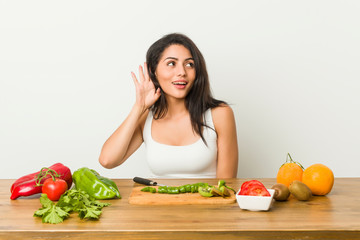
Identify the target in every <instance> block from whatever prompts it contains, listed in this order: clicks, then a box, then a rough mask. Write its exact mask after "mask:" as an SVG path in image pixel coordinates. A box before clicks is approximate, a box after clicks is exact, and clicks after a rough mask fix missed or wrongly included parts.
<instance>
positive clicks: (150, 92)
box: [131, 63, 161, 112]
mask: <svg viewBox="0 0 360 240" xmlns="http://www.w3.org/2000/svg"><path fill="white" fill-rule="evenodd" d="M144 69H145V71H144V70H143V67H142V66H141V65H140V66H139V78H140V81H138V79H137V78H136V75H135V74H134V73H133V72H131V76H132V78H133V81H134V84H135V88H136V103H135V104H136V105H138V106H139V107H140V108H141V109H143V112H145V111H146V110H147V109H149V108H150V107H151V106H152V105H153V104H154V103H155V102H156V101H157V100H158V99H159V97H160V95H161V93H160V88H158V89H155V86H154V83H153V82H152V81H151V79H150V77H149V73H148V71H147V66H146V63H144Z"/></svg>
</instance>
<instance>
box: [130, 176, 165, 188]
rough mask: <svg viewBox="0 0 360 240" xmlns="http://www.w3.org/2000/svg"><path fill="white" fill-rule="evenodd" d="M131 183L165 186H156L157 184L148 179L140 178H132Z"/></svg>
mask: <svg viewBox="0 0 360 240" xmlns="http://www.w3.org/2000/svg"><path fill="white" fill-rule="evenodd" d="M133 181H134V182H136V183H140V184H144V185H148V186H165V185H162V184H158V183H157V182H154V181H152V180H150V179H146V178H141V177H134V178H133Z"/></svg>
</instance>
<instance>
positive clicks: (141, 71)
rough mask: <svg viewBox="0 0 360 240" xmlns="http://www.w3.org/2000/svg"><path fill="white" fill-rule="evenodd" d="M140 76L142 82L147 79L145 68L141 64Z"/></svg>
mask: <svg viewBox="0 0 360 240" xmlns="http://www.w3.org/2000/svg"><path fill="white" fill-rule="evenodd" d="M139 77H140V82H144V81H145V76H144V70H143V68H142V66H141V65H140V66H139Z"/></svg>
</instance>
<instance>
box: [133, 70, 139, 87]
mask: <svg viewBox="0 0 360 240" xmlns="http://www.w3.org/2000/svg"><path fill="white" fill-rule="evenodd" d="M131 77H132V79H133V81H134V84H135V86H136V87H137V86H138V85H139V81H138V80H137V78H136V75H135V73H133V72H131Z"/></svg>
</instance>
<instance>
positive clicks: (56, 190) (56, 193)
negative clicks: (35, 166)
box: [42, 178, 68, 201]
mask: <svg viewBox="0 0 360 240" xmlns="http://www.w3.org/2000/svg"><path fill="white" fill-rule="evenodd" d="M67 189H68V185H67V183H66V181H65V180H63V179H60V178H55V181H54V180H53V179H52V178H48V179H46V180H45V182H44V184H43V186H42V192H43V193H45V194H46V195H47V196H48V198H49V199H50V200H51V201H57V200H59V198H60V196H61V195H62V194H63V193H64V192H65V191H66V190H67Z"/></svg>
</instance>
